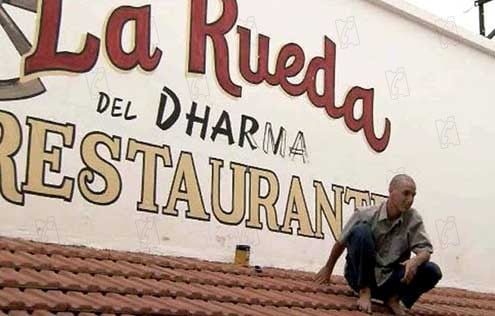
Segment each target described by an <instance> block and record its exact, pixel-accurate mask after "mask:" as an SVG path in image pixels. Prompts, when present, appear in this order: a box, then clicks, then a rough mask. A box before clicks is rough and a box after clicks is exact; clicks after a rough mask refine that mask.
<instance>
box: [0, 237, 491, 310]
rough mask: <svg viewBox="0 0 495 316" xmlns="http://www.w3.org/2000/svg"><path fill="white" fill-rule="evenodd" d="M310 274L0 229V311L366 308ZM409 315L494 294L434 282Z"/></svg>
mask: <svg viewBox="0 0 495 316" xmlns="http://www.w3.org/2000/svg"><path fill="white" fill-rule="evenodd" d="M313 275H314V274H312V273H308V272H301V271H294V270H283V269H278V268H263V269H262V272H256V271H255V270H254V269H253V268H252V267H240V266H235V265H232V264H226V263H218V262H208V261H203V260H198V259H192V258H184V257H166V256H153V255H147V254H135V253H128V252H119V251H109V250H96V249H90V248H84V247H75V246H62V245H54V244H43V243H38V242H32V241H27V240H21V239H12V238H3V237H0V316H5V315H9V316H24V315H40V316H44V315H48V316H96V315H98V316H116V315H119V316H126V315H150V314H151V315H198V316H200V315H201V316H215V315H218V316H224V315H289V316H290V315H294V316H295V315H308V316H319V315H326V316H328V315H329V316H332V315H341V316H364V315H367V314H364V313H361V312H359V311H357V310H356V305H355V304H356V303H355V302H356V297H355V296H354V294H353V291H352V290H351V289H350V288H349V287H348V286H347V284H346V283H345V281H344V279H343V278H342V277H340V276H336V277H334V278H333V279H332V281H333V283H332V284H331V285H318V284H315V283H314V282H313V281H312V278H313ZM374 311H375V312H374V315H378V316H383V315H388V314H389V312H388V310H387V308H386V307H384V306H383V305H379V304H374ZM409 315H421V316H447V315H452V316H464V315H472V316H495V294H489V293H476V292H472V291H467V290H462V289H452V288H437V289H434V290H433V291H431V292H430V293H428V294H426V295H424V296H423V297H422V298H421V299H420V301H419V302H418V303H417V304H416V305H415V306H414V308H413V309H412V311H410V312H409Z"/></svg>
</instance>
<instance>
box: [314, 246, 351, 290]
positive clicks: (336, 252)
mask: <svg viewBox="0 0 495 316" xmlns="http://www.w3.org/2000/svg"><path fill="white" fill-rule="evenodd" d="M344 249H345V245H344V244H343V243H341V242H339V241H336V242H335V244H334V245H333V247H332V250H331V251H330V256H329V257H328V260H327V263H326V264H325V265H324V266H323V268H321V270H320V271H319V272H318V273H317V274H316V276H315V278H314V280H315V281H316V282H318V283H320V284H321V283H325V282H330V277H331V276H332V272H333V268H334V267H335V264H336V263H337V260H338V259H339V258H340V256H341V255H342V253H343V252H344Z"/></svg>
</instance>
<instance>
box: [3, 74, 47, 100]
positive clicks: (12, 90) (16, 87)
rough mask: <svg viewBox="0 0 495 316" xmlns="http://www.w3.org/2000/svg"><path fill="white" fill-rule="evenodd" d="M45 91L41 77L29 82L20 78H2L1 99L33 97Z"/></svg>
mask: <svg viewBox="0 0 495 316" xmlns="http://www.w3.org/2000/svg"><path fill="white" fill-rule="evenodd" d="M45 91H46V89H45V86H44V85H43V83H42V82H41V80H40V79H34V80H30V81H27V82H20V81H19V79H10V80H0V101H10V100H20V99H27V98H32V97H35V96H37V95H39V94H42V93H43V92H45Z"/></svg>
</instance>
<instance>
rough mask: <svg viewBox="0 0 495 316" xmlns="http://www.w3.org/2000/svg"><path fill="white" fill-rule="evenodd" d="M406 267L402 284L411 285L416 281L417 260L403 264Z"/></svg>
mask: <svg viewBox="0 0 495 316" xmlns="http://www.w3.org/2000/svg"><path fill="white" fill-rule="evenodd" d="M401 265H403V266H404V269H405V271H404V277H403V278H402V279H401V280H400V281H401V282H402V283H405V284H409V283H411V281H412V280H413V279H414V276H415V275H416V271H417V270H418V264H417V261H416V260H415V259H409V260H406V261H404V262H402V263H401Z"/></svg>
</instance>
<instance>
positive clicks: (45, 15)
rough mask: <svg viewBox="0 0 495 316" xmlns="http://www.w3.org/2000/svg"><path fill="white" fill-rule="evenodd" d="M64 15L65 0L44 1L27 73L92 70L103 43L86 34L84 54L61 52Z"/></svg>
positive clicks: (25, 70)
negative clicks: (61, 26) (61, 29)
mask: <svg viewBox="0 0 495 316" xmlns="http://www.w3.org/2000/svg"><path fill="white" fill-rule="evenodd" d="M61 14H62V0H50V1H42V5H41V17H40V24H39V30H38V44H37V46H36V50H35V51H34V52H33V53H32V54H31V55H29V56H27V57H26V59H25V63H24V74H25V75H30V74H34V73H38V72H42V71H50V70H61V71H70V72H77V73H83V72H87V71H89V70H91V68H93V66H94V65H95V63H96V60H97V58H98V53H99V46H100V40H99V39H98V38H97V37H96V36H94V35H92V34H89V33H88V34H87V35H86V41H85V45H84V49H83V50H82V51H81V52H80V53H70V52H57V44H58V37H59V32H60V19H61Z"/></svg>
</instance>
